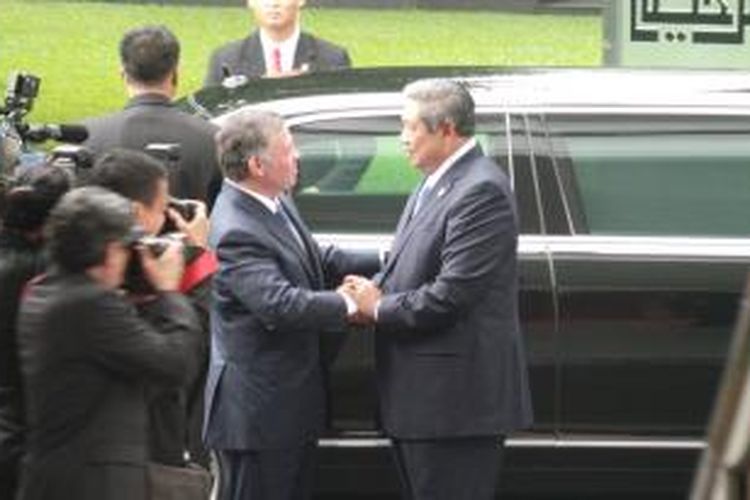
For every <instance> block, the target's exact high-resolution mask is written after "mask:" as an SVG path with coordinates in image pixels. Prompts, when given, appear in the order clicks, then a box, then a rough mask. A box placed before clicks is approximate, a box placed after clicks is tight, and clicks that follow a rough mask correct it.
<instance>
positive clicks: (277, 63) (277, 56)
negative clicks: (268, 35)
mask: <svg viewBox="0 0 750 500" xmlns="http://www.w3.org/2000/svg"><path fill="white" fill-rule="evenodd" d="M271 70H272V71H273V72H274V73H281V49H280V48H278V47H274V48H273V50H272V51H271Z"/></svg>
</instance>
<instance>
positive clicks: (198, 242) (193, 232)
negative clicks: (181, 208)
mask: <svg viewBox="0 0 750 500" xmlns="http://www.w3.org/2000/svg"><path fill="white" fill-rule="evenodd" d="M189 203H190V204H191V205H193V207H194V210H195V215H194V216H193V218H192V219H190V220H189V221H188V220H185V218H184V217H182V215H180V213H179V212H178V211H177V210H175V209H173V208H168V209H167V215H168V216H169V218H170V219H171V220H172V222H173V223H174V225H175V227H177V229H178V230H179V231H180V232H181V233H183V234H184V235H185V236H186V240H187V243H188V244H190V245H194V246H197V247H201V248H206V247H207V246H208V229H209V228H208V215H206V212H207V210H206V204H205V203H203V202H202V201H198V200H190V201H189Z"/></svg>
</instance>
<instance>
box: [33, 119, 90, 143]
mask: <svg viewBox="0 0 750 500" xmlns="http://www.w3.org/2000/svg"><path fill="white" fill-rule="evenodd" d="M23 136H24V139H27V140H29V141H32V142H44V141H46V140H48V139H52V140H55V141H60V142H70V143H74V144H79V143H81V142H83V141H85V140H86V139H88V138H89V130H88V129H87V128H86V127H85V126H83V125H75V124H61V125H31V126H30V127H29V128H28V130H26V132H25V133H24V134H23Z"/></svg>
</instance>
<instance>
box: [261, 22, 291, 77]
mask: <svg viewBox="0 0 750 500" xmlns="http://www.w3.org/2000/svg"><path fill="white" fill-rule="evenodd" d="M299 36H300V29H299V24H298V25H297V26H295V28H294V32H293V33H292V36H290V37H289V38H287V39H286V40H284V41H281V42H276V41H274V40H272V39H271V37H269V36H268V35H267V34H266V33H265V32H264V31H263V30H260V43H261V45H262V46H263V58H264V59H265V62H266V69H268V68H270V67H271V66H272V65H273V63H272V56H271V51H273V49H274V47H278V48H279V50H281V70H282V71H291V70H293V69H294V56H295V54H296V53H297V43H298V42H299Z"/></svg>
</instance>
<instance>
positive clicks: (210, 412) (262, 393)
mask: <svg viewBox="0 0 750 500" xmlns="http://www.w3.org/2000/svg"><path fill="white" fill-rule="evenodd" d="M286 206H287V209H288V212H289V216H290V217H291V219H292V220H293V223H294V225H295V227H296V228H297V231H298V233H299V236H300V238H301V239H302V240H303V241H304V249H303V247H302V246H301V245H300V243H299V242H298V241H297V240H296V239H295V237H294V236H293V235H292V233H291V232H290V231H289V229H288V227H287V226H286V225H285V222H284V221H283V219H281V217H280V216H278V215H275V214H273V213H272V212H271V211H270V210H269V209H268V208H267V207H266V206H264V205H263V204H262V203H261V202H260V201H258V200H257V199H255V198H253V197H251V196H250V195H249V194H247V193H244V192H242V191H240V190H239V189H237V188H236V187H234V186H232V185H230V184H227V183H225V184H224V187H223V189H222V191H221V193H220V194H219V197H218V199H217V200H216V206H215V207H214V212H213V214H212V216H211V237H210V242H211V245H212V247H214V248H215V249H216V254H217V257H218V259H219V271H218V272H217V274H216V275H215V276H214V293H213V299H214V300H213V304H212V310H211V341H212V345H211V360H210V365H209V372H208V380H207V382H206V400H205V402H206V424H205V425H206V433H205V435H206V441H207V443H208V445H209V446H211V447H212V448H215V449H219V450H251V449H252V450H262V449H281V448H291V447H296V446H301V445H302V444H303V443H305V442H306V441H309V440H312V439H314V438H315V437H316V436H317V435H318V432H319V431H320V430H321V428H322V426H323V423H324V418H325V405H326V395H325V383H324V377H325V372H324V370H325V367H324V366H323V363H322V359H321V345H320V344H321V342H325V340H326V338H328V336H329V335H331V334H332V332H333V331H336V330H342V329H344V327H345V324H346V323H345V321H346V305H345V302H344V300H343V298H342V297H340V296H339V295H338V294H337V293H336V292H334V291H327V290H326V288H327V287H328V286H330V282H329V278H331V279H332V280H333V281H336V280H338V279H339V278H340V277H343V275H344V274H346V273H358V274H371V273H372V272H374V271H375V270H376V269H377V267H378V259H377V255H356V254H353V253H345V252H342V251H339V250H336V249H333V248H329V249H326V250H321V249H320V248H319V247H318V245H317V243H315V241H314V240H313V239H312V237H311V235H310V233H309V231H308V230H307V228H306V227H305V225H304V224H303V222H302V220H301V219H300V218H299V215H298V214H297V213H296V210H295V209H294V207H293V206H292V205H286Z"/></svg>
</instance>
